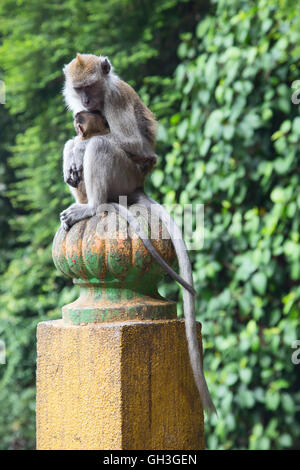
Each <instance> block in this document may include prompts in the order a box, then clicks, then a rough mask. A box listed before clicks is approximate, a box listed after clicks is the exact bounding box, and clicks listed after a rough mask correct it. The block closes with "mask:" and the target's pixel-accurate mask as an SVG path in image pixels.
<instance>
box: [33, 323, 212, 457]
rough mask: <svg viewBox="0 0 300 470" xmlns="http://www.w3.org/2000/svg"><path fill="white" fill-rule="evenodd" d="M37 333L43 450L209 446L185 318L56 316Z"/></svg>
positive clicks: (39, 428) (39, 440) (39, 434)
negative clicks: (76, 319)
mask: <svg viewBox="0 0 300 470" xmlns="http://www.w3.org/2000/svg"><path fill="white" fill-rule="evenodd" d="M198 327H199V341H201V337H200V325H198ZM37 336H38V361H37V448H38V449H104V450H110V449H130V450H134V449H151V450H157V449H163V450H170V449H183V450H188V449H202V448H203V447H204V426H203V413H202V410H201V407H200V401H199V396H198V392H197V389H196V386H195V384H194V379H193V377H192V372H191V368H190V365H189V358H188V353H187V347H186V339H185V331H184V322H183V321H181V320H156V321H138V322H134V321H126V322H115V323H101V324H100V323H99V324H89V325H85V326H74V325H67V324H66V323H64V322H63V320H56V321H49V322H42V323H40V324H39V326H38V333H37Z"/></svg>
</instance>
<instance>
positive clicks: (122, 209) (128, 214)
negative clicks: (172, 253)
mask: <svg viewBox="0 0 300 470" xmlns="http://www.w3.org/2000/svg"><path fill="white" fill-rule="evenodd" d="M111 204H112V206H113V207H114V208H115V209H116V211H117V212H119V214H120V215H121V216H122V217H124V219H125V220H127V222H128V223H129V225H130V226H131V227H132V228H133V229H134V230H135V232H136V233H137V235H138V236H139V238H140V239H141V240H142V242H143V243H144V245H145V247H146V248H147V250H148V251H149V253H150V254H151V255H152V256H153V258H154V259H155V260H156V261H157V263H158V264H159V265H160V266H161V267H162V268H163V269H164V270H165V271H166V272H167V273H168V274H169V275H170V276H171V277H173V279H175V281H177V282H179V283H180V284H181V285H182V286H183V287H184V288H185V289H187V290H188V291H189V292H190V293H191V295H195V290H194V288H193V286H192V285H190V284H189V283H188V282H186V281H185V280H184V279H182V277H181V276H179V274H177V272H176V271H174V269H172V268H171V266H169V265H168V263H166V262H165V260H164V259H163V258H162V257H161V256H160V254H159V253H158V252H157V251H156V249H155V248H154V246H153V245H152V243H151V241H150V240H149V237H148V235H147V234H146V233H145V232H144V231H143V229H142V228H141V226H140V224H139V222H138V221H137V220H136V218H135V217H134V216H133V215H132V214H131V212H130V211H129V210H128V209H127V208H126V207H124V206H122V205H120V204H118V203H116V202H112V203H111Z"/></svg>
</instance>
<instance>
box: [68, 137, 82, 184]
mask: <svg viewBox="0 0 300 470" xmlns="http://www.w3.org/2000/svg"><path fill="white" fill-rule="evenodd" d="M80 142H81V141H80V140H79V139H78V137H77V136H76V137H73V139H70V140H68V141H67V142H66V144H65V147H64V152H63V173H64V180H65V182H66V183H67V184H69V185H70V186H72V187H73V188H77V186H78V184H79V182H80V181H81V179H82V169H83V157H84V151H85V148H86V143H85V142H84V145H81V144H80ZM83 148H84V150H83Z"/></svg>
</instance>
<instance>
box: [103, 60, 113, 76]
mask: <svg viewBox="0 0 300 470" xmlns="http://www.w3.org/2000/svg"><path fill="white" fill-rule="evenodd" d="M101 69H102V72H103V73H104V75H108V74H109V72H110V70H111V63H110V62H109V60H108V58H107V57H104V59H101Z"/></svg>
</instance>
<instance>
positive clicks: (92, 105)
mask: <svg viewBox="0 0 300 470" xmlns="http://www.w3.org/2000/svg"><path fill="white" fill-rule="evenodd" d="M74 90H75V92H76V93H77V94H78V96H79V97H80V100H81V103H82V105H83V106H84V107H85V108H86V109H87V110H88V111H96V110H100V109H101V107H102V100H103V84H102V83H101V80H97V81H96V82H93V83H90V84H89V85H85V84H84V83H83V84H82V86H76V87H74Z"/></svg>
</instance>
